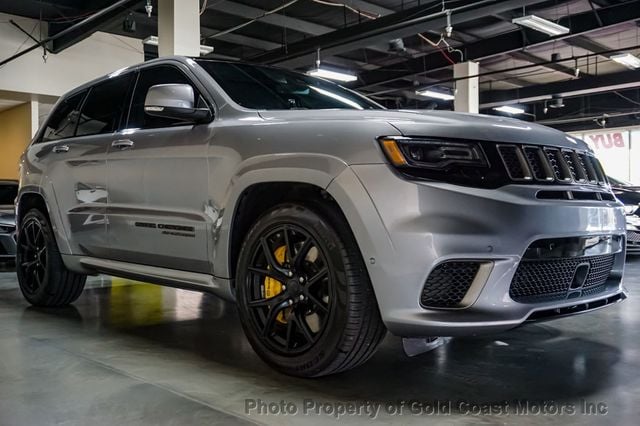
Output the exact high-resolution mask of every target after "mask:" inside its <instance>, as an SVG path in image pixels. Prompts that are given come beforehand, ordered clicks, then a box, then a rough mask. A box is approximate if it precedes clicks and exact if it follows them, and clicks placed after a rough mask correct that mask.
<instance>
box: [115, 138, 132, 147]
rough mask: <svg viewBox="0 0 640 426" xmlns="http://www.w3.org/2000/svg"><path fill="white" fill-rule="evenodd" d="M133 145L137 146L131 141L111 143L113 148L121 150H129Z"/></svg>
mask: <svg viewBox="0 0 640 426" xmlns="http://www.w3.org/2000/svg"><path fill="white" fill-rule="evenodd" d="M133 145H135V144H134V143H133V141H132V140H130V139H119V140H117V141H113V142H112V143H111V146H112V147H114V148H120V149H129V148H133Z"/></svg>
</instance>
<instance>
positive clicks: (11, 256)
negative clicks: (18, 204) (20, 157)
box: [0, 180, 18, 263]
mask: <svg viewBox="0 0 640 426" xmlns="http://www.w3.org/2000/svg"><path fill="white" fill-rule="evenodd" d="M17 196H18V182H17V181H12V180H0V263H7V262H13V261H14V260H15V257H16V215H15V205H14V202H15V199H16V197H17Z"/></svg>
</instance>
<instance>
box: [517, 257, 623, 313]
mask: <svg viewBox="0 0 640 426" xmlns="http://www.w3.org/2000/svg"><path fill="white" fill-rule="evenodd" d="M614 261H615V254H605V255H600V256H587V257H574V258H563V259H547V260H523V261H522V262H520V265H518V269H517V270H516V274H515V276H514V278H513V281H512V282H511V287H510V288H509V296H511V298H512V299H513V300H514V301H516V302H521V303H540V302H549V301H555V300H564V299H568V298H573V297H580V296H590V295H593V294H597V293H600V292H602V291H604V290H605V289H606V286H605V283H606V282H607V279H608V278H609V275H610V274H611V270H612V269H613V264H614Z"/></svg>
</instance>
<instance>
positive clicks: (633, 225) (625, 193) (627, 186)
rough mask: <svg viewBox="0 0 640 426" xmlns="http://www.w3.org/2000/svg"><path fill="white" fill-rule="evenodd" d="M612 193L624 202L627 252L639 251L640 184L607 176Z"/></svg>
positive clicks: (635, 252) (634, 252)
mask: <svg viewBox="0 0 640 426" xmlns="http://www.w3.org/2000/svg"><path fill="white" fill-rule="evenodd" d="M608 179H609V182H610V183H611V188H612V189H613V193H614V194H615V196H616V197H617V198H618V200H620V201H622V203H623V204H624V212H625V214H626V215H627V216H626V219H627V253H628V254H638V253H640V186H636V185H633V184H632V183H630V182H625V181H623V180H619V179H615V178H612V177H611V176H609V177H608Z"/></svg>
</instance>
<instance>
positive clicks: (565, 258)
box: [17, 57, 626, 377]
mask: <svg viewBox="0 0 640 426" xmlns="http://www.w3.org/2000/svg"><path fill="white" fill-rule="evenodd" d="M21 182H22V184H21V188H20V193H19V197H18V210H17V211H18V223H19V229H20V231H19V234H18V235H19V236H18V241H19V247H20V249H19V250H18V260H19V266H18V268H17V273H18V279H19V282H20V287H21V289H22V292H23V294H24V296H25V297H26V298H27V300H28V301H29V302H30V303H32V304H35V305H40V306H60V305H65V304H68V303H71V302H73V301H74V300H75V299H76V298H77V297H78V296H79V295H80V293H81V291H82V289H83V286H84V283H85V276H86V274H97V273H106V274H111V275H116V276H122V277H129V278H136V279H141V280H146V281H151V282H156V283H160V284H165V285H172V286H176V287H183V288H190V289H196V290H201V291H207V292H211V293H213V294H216V295H218V296H221V297H224V298H227V299H229V300H233V301H235V302H237V305H238V309H239V314H240V319H241V321H242V325H243V327H244V330H245V333H246V335H247V337H248V340H249V342H250V343H251V345H252V346H253V348H254V349H255V351H256V352H257V353H258V354H259V355H260V356H261V357H262V358H263V359H264V360H265V361H266V362H267V363H269V364H270V365H272V366H273V367H275V368H276V369H278V370H280V371H282V372H285V373H287V374H292V375H297V376H304V377H310V376H321V375H326V374H331V373H336V372H339V371H344V370H347V369H350V368H353V367H355V366H357V365H359V364H362V363H363V362H365V361H366V360H367V359H369V358H370V357H371V356H372V355H373V353H374V352H375V350H376V347H377V346H378V344H379V343H380V342H381V340H382V339H383V337H384V335H385V332H386V330H389V331H391V332H392V333H394V334H396V335H398V336H403V337H410V338H419V337H423V336H460V335H472V334H477V333H487V332H499V331H503V330H508V329H511V328H514V327H517V326H520V325H522V324H524V323H525V322H528V321H535V320H542V319H545V320H547V319H551V318H556V317H561V316H564V315H569V314H575V313H580V312H586V311H590V310H593V309H596V308H601V307H603V306H607V305H610V304H613V303H615V302H618V301H620V300H623V299H624V298H625V297H626V296H625V292H624V290H623V288H622V286H621V282H622V271H623V263H624V257H625V256H624V254H625V253H624V246H623V241H624V233H625V221H624V211H623V207H622V205H621V204H620V203H619V202H618V201H617V200H616V199H615V197H614V195H613V193H612V192H611V189H610V187H609V185H608V183H607V180H606V176H605V174H604V172H603V170H602V167H601V165H600V163H599V162H598V160H597V159H596V158H595V157H594V155H593V152H592V151H591V150H590V149H589V148H588V146H587V145H586V144H585V143H584V142H582V141H580V140H577V139H574V138H571V137H568V136H567V135H566V134H564V133H561V132H559V131H556V130H553V129H550V128H546V127H543V126H539V125H535V124H532V123H524V122H521V121H518V120H513V119H509V118H502V117H489V116H482V115H474V114H457V113H452V112H444V111H433V112H430V113H428V114H417V113H410V112H400V111H390V110H385V109H384V108H382V107H381V106H380V105H378V104H376V103H375V102H373V101H371V100H369V99H367V98H365V97H363V96H361V95H359V94H357V93H355V92H353V91H350V90H347V89H345V88H342V87H341V86H338V85H336V84H333V83H330V82H328V81H325V80H321V79H316V78H312V77H309V76H306V75H303V74H298V73H294V72H290V71H286V70H282V69H278V68H272V67H264V66H256V65H249V64H242V63H231V62H220V61H213V60H206V59H191V58H180V57H172V58H162V59H158V60H154V61H149V62H146V63H144V64H141V65H138V66H133V67H130V68H127V69H124V70H119V71H117V72H114V73H113V74H111V75H109V76H106V77H104V78H100V79H98V80H95V81H93V82H90V83H88V84H86V85H84V86H81V87H79V88H77V89H74V90H72V91H71V92H70V93H68V94H66V95H65V96H63V97H62V98H61V99H60V101H59V102H58V103H57V104H56V106H55V107H54V109H53V111H52V113H51V115H50V117H49V118H48V120H47V121H46V123H45V124H44V125H43V127H42V128H41V129H40V130H39V131H38V133H37V135H36V136H35V138H34V140H33V142H32V143H31V145H30V146H29V147H28V149H27V151H26V152H25V154H24V156H23V158H22V162H21Z"/></svg>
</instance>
